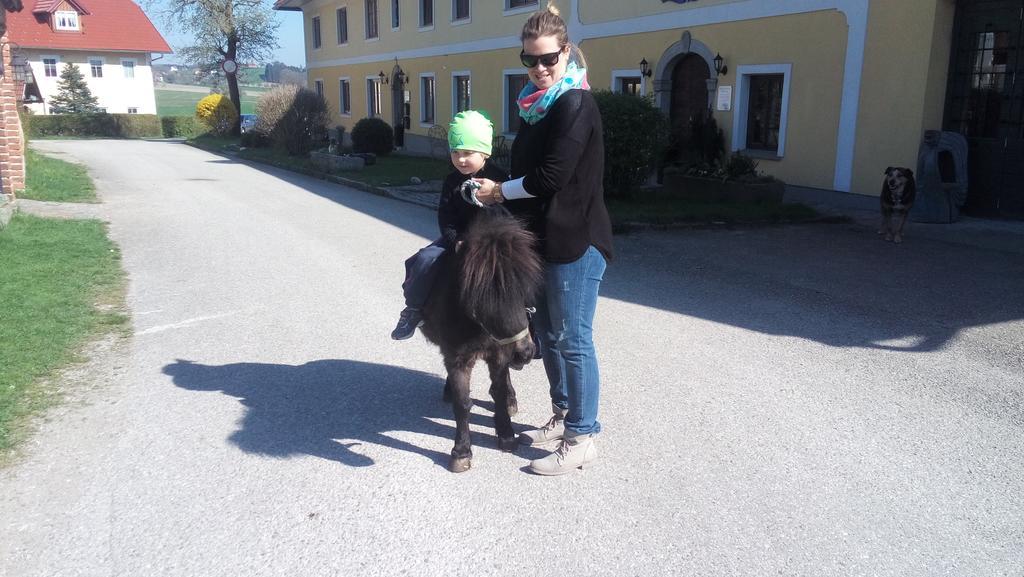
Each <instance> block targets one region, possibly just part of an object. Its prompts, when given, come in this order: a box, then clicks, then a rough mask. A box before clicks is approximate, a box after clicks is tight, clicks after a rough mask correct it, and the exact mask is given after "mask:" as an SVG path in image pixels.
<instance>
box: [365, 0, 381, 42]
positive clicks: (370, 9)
mask: <svg viewBox="0 0 1024 577" xmlns="http://www.w3.org/2000/svg"><path fill="white" fill-rule="evenodd" d="M365 2H366V11H365V13H366V39H367V40H372V39H374V38H379V37H380V30H379V29H378V28H377V26H378V21H377V17H378V14H377V0H365Z"/></svg>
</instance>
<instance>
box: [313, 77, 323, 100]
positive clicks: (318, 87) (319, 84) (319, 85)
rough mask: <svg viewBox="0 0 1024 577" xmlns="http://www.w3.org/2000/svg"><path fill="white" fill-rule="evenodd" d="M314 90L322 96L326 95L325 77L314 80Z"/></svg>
mask: <svg viewBox="0 0 1024 577" xmlns="http://www.w3.org/2000/svg"><path fill="white" fill-rule="evenodd" d="M313 92H316V95H317V96H319V97H320V98H323V97H324V81H323V79H320V78H317V79H316V80H314V81H313Z"/></svg>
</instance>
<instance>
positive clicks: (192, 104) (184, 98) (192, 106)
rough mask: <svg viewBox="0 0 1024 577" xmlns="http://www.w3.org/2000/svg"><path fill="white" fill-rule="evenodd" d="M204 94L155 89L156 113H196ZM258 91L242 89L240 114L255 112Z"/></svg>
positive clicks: (179, 114) (163, 114)
mask: <svg viewBox="0 0 1024 577" xmlns="http://www.w3.org/2000/svg"><path fill="white" fill-rule="evenodd" d="M204 96H206V94H204V93H202V92H196V91H185V90H162V89H159V88H158V89H157V90H156V113H157V114H159V115H160V116H191V115H193V114H195V113H196V103H197V102H199V101H200V100H202V98H203V97H204ZM258 98H259V93H258V92H255V91H253V90H251V89H243V91H242V114H255V113H256V100H257V99H258Z"/></svg>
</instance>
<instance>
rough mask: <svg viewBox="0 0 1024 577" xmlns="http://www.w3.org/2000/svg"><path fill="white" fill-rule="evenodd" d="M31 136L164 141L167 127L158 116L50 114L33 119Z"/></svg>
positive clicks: (103, 113) (30, 130) (102, 113)
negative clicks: (164, 126)
mask: <svg viewBox="0 0 1024 577" xmlns="http://www.w3.org/2000/svg"><path fill="white" fill-rule="evenodd" d="M29 136H32V137H37V136H99V137H110V138H160V137H162V136H163V128H162V126H161V125H160V117H159V116H157V115H155V114H107V113H105V112H101V113H98V114H46V115H37V116H34V117H32V122H31V125H30V127H29Z"/></svg>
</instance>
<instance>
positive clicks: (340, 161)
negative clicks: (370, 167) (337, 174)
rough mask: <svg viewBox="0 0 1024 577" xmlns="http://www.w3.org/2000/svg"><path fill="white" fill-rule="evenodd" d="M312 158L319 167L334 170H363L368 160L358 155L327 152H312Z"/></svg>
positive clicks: (310, 156)
mask: <svg viewBox="0 0 1024 577" xmlns="http://www.w3.org/2000/svg"><path fill="white" fill-rule="evenodd" d="M309 158H310V160H312V161H313V164H315V165H316V166H317V167H318V168H320V169H321V170H326V171H328V172H333V171H335V170H362V169H363V167H364V166H366V161H365V160H364V159H362V158H361V157H358V156H339V155H337V154H327V153H325V152H310V153H309Z"/></svg>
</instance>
